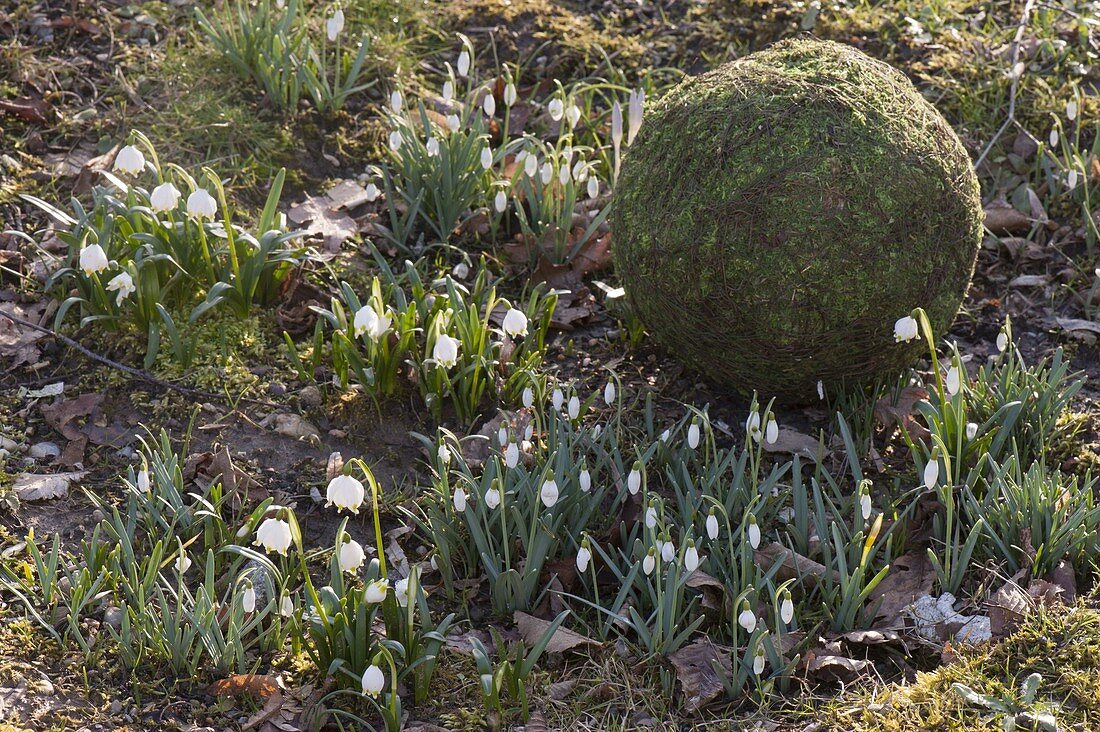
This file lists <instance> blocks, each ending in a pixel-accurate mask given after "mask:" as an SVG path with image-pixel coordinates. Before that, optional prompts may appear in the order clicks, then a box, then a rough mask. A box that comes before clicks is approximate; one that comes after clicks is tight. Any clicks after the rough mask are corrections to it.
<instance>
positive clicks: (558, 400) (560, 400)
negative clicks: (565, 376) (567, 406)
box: [550, 388, 565, 412]
mask: <svg viewBox="0 0 1100 732" xmlns="http://www.w3.org/2000/svg"><path fill="white" fill-rule="evenodd" d="M550 403H551V404H552V405H554V409H555V410H556V411H558V412H560V411H561V405H562V404H564V403H565V395H564V394H562V393H561V389H558V388H555V389H554V393H553V394H551V395H550Z"/></svg>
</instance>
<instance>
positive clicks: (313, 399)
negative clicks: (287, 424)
mask: <svg viewBox="0 0 1100 732" xmlns="http://www.w3.org/2000/svg"><path fill="white" fill-rule="evenodd" d="M298 401H299V402H301V404H302V406H303V407H310V408H311V409H316V408H317V407H319V406H321V390H320V389H318V388H317V387H316V386H313V385H312V384H311V385H309V386H307V387H305V388H304V389H302V390H301V391H300V392H298Z"/></svg>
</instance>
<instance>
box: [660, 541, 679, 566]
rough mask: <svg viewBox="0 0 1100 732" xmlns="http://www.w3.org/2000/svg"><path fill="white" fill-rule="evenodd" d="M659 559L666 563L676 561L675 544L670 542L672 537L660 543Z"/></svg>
mask: <svg viewBox="0 0 1100 732" xmlns="http://www.w3.org/2000/svg"><path fill="white" fill-rule="evenodd" d="M661 560H662V561H664V562H665V563H666V564H667V563H669V562H674V561H676V545H675V544H673V543H672V539H666V540H665V542H664V543H663V544H661Z"/></svg>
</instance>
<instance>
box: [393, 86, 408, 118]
mask: <svg viewBox="0 0 1100 732" xmlns="http://www.w3.org/2000/svg"><path fill="white" fill-rule="evenodd" d="M404 108H405V100H404V99H402V98H401V92H400V91H398V90H397V89H394V90H393V91H392V92H390V109H392V110H393V111H394V112H395V113H396V112H400V111H401V110H402V109H404Z"/></svg>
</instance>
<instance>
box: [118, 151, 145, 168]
mask: <svg viewBox="0 0 1100 732" xmlns="http://www.w3.org/2000/svg"><path fill="white" fill-rule="evenodd" d="M115 170H117V171H119V172H121V173H128V174H130V175H137V174H138V173H140V172H141V171H143V170H145V156H144V155H142V154H141V150H138V149H137V148H136V147H134V146H133V145H127V146H126V147H124V148H122V149H121V150H119V151H118V155H116V156H115Z"/></svg>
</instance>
